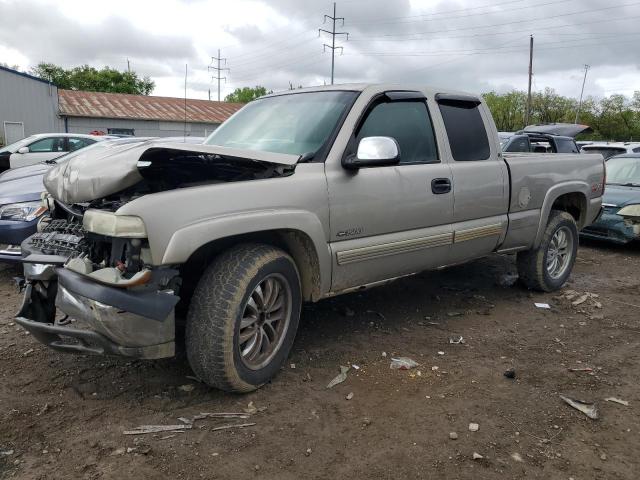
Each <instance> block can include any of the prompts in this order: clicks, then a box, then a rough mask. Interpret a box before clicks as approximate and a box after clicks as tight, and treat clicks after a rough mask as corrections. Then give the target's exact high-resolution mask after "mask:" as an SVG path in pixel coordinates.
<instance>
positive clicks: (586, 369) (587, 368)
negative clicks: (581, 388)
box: [569, 367, 593, 372]
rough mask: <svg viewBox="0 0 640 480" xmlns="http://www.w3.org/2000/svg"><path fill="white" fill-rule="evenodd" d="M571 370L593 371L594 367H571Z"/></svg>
mask: <svg viewBox="0 0 640 480" xmlns="http://www.w3.org/2000/svg"><path fill="white" fill-rule="evenodd" d="M569 371H570V372H593V368H590V367H583V368H570V369H569Z"/></svg>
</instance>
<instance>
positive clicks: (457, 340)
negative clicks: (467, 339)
mask: <svg viewBox="0 0 640 480" xmlns="http://www.w3.org/2000/svg"><path fill="white" fill-rule="evenodd" d="M449 343H451V344H453V345H460V344H461V343H464V338H462V335H456V336H454V337H449Z"/></svg>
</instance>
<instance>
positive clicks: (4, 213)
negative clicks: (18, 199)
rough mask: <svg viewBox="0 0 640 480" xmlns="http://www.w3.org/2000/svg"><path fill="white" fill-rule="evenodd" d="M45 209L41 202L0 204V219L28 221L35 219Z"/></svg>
mask: <svg viewBox="0 0 640 480" xmlns="http://www.w3.org/2000/svg"><path fill="white" fill-rule="evenodd" d="M46 211H47V209H46V208H45V207H43V206H42V203H41V202H39V201H38V202H25V203H10V204H8V205H1V206H0V220H16V221H20V222H30V221H32V220H35V219H36V218H38V217H39V216H40V215H42V214H43V213H44V212H46Z"/></svg>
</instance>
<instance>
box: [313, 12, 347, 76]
mask: <svg viewBox="0 0 640 480" xmlns="http://www.w3.org/2000/svg"><path fill="white" fill-rule="evenodd" d="M327 18H328V19H330V20H331V21H332V24H333V28H331V31H329V30H325V29H324V28H319V29H318V36H320V33H321V32H325V33H328V34H329V35H331V45H327V44H326V43H325V44H323V45H322V47H323V51H325V50H324V49H326V48H330V49H331V85H333V72H334V68H335V57H336V49H338V48H339V49H340V54H342V53H343V51H344V49H343V48H342V47H336V35H346V37H347V40H349V33H348V32H336V20H342V26H344V17H336V2H333V17H332V16H330V15H325V16H324V21H323V23H324V22H326V21H327Z"/></svg>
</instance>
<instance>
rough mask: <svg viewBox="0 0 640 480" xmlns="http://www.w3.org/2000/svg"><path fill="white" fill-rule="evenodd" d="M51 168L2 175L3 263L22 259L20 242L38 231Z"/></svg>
mask: <svg viewBox="0 0 640 480" xmlns="http://www.w3.org/2000/svg"><path fill="white" fill-rule="evenodd" d="M51 166H52V165H48V164H44V163H42V164H36V165H30V166H28V167H22V168H14V169H11V170H7V171H6V172H4V173H3V174H2V175H0V261H5V262H16V261H19V260H20V243H21V242H22V241H23V240H24V239H25V238H27V237H28V236H29V235H31V234H33V233H35V232H36V226H37V224H38V220H39V219H40V217H41V216H42V214H44V213H45V211H46V209H45V208H43V207H42V204H41V201H40V195H41V193H42V191H43V190H44V187H43V185H42V177H43V176H44V174H45V173H46V172H47V170H49V168H51Z"/></svg>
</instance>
